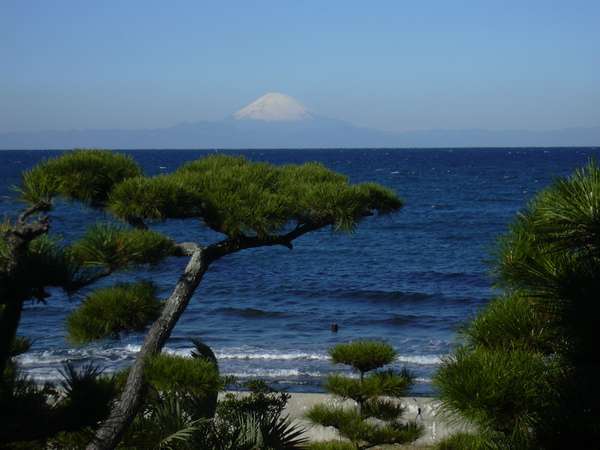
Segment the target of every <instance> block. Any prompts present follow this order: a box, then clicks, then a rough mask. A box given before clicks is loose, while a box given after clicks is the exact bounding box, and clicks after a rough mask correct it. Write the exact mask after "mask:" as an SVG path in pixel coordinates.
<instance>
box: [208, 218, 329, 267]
mask: <svg viewBox="0 0 600 450" xmlns="http://www.w3.org/2000/svg"><path fill="white" fill-rule="evenodd" d="M328 225H332V223H331V222H313V223H303V224H298V225H297V226H296V227H295V228H294V229H293V230H292V231H290V232H288V233H286V234H281V235H271V236H261V237H259V236H241V237H237V238H228V239H225V240H223V241H221V242H217V243H216V244H213V245H210V246H209V247H207V249H206V250H207V255H208V258H209V259H210V260H211V261H215V260H217V259H219V258H221V257H223V256H225V255H229V254H232V253H236V252H239V251H241V250H246V249H250V248H257V247H268V246H275V245H282V246H284V247H286V248H288V249H290V250H292V249H293V248H294V246H293V244H292V242H293V241H294V240H295V239H297V238H299V237H301V236H303V235H304V234H306V233H309V232H311V231H316V230H319V229H321V228H324V227H326V226H328Z"/></svg>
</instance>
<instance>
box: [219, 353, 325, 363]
mask: <svg viewBox="0 0 600 450" xmlns="http://www.w3.org/2000/svg"><path fill="white" fill-rule="evenodd" d="M216 356H217V359H265V360H279V361H289V360H307V361H326V360H328V359H329V357H328V356H327V355H324V354H318V353H305V352H291V353H277V352H275V353H246V352H238V353H225V352H223V353H222V352H217V354H216Z"/></svg>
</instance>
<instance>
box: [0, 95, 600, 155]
mask: <svg viewBox="0 0 600 450" xmlns="http://www.w3.org/2000/svg"><path fill="white" fill-rule="evenodd" d="M562 146H565V147H568V146H582V147H583V146H586V147H588V146H600V126H599V127H591V128H583V127H582V128H566V129H560V130H549V131H528V130H502V131H491V130H479V129H472V130H421V131H408V132H403V133H392V132H386V131H379V130H374V129H369V128H362V127H357V126H355V125H352V124H351V123H348V122H344V121H341V120H335V119H329V118H325V117H320V116H318V115H316V114H314V113H312V112H311V111H309V110H307V109H306V108H305V107H304V106H303V105H302V104H301V103H300V102H298V101H297V100H295V99H293V98H291V97H289V96H287V95H284V94H279V93H269V94H266V95H264V96H262V97H260V98H259V99H257V100H256V101H254V102H252V103H251V104H249V105H248V106H246V107H244V108H242V109H241V110H239V111H237V112H236V113H234V114H233V115H232V116H230V117H228V118H226V119H224V120H220V121H214V122H194V123H182V124H179V125H175V126H173V127H169V128H157V129H138V130H120V129H97V130H65V131H38V132H11V133H0V149H3V150H8V149H69V148H75V147H102V148H118V149H136V148H138V149H139V148H153V149H161V148H165V149H168V148H177V149H185V148H196V149H212V148H220V149H228V148H230V149H233V148H236V149H243V148H248V149H250V148H328V147H351V148H356V147H412V148H414V147H562Z"/></svg>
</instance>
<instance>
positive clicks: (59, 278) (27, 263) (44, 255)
mask: <svg viewBox="0 0 600 450" xmlns="http://www.w3.org/2000/svg"><path fill="white" fill-rule="evenodd" d="M21 267H22V272H21V273H19V275H18V276H19V277H20V278H22V279H23V284H25V285H28V286H30V287H33V288H38V289H43V287H45V286H61V287H62V286H69V285H70V284H71V283H72V282H73V280H74V279H75V277H76V276H77V272H78V270H79V266H78V265H77V263H76V262H74V261H72V260H71V259H70V258H69V255H68V252H67V251H65V248H64V247H63V246H62V245H61V244H60V240H59V239H58V238H56V237H53V236H49V235H47V234H44V235H41V236H39V237H37V238H36V239H34V240H33V241H31V243H30V244H29V247H28V251H27V254H26V256H25V260H24V261H23V262H22V264H21Z"/></svg>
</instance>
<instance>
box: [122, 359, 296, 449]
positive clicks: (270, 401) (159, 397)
mask: <svg viewBox="0 0 600 450" xmlns="http://www.w3.org/2000/svg"><path fill="white" fill-rule="evenodd" d="M193 361H195V362H196V363H198V362H202V363H203V364H207V363H208V362H207V359H206V358H204V357H201V358H199V359H194V360H193ZM213 367H214V365H213ZM163 384H164V383H162V382H161V385H163ZM253 385H254V386H255V387H256V390H255V391H252V392H250V393H247V394H238V395H234V394H227V395H226V396H225V398H224V399H223V400H222V401H221V402H219V405H218V409H217V414H216V416H215V417H214V418H213V417H206V416H198V415H197V414H196V413H195V410H194V409H193V408H192V407H191V406H192V404H191V403H190V402H189V401H188V399H189V383H187V381H186V387H184V388H183V389H179V388H177V387H174V388H173V389H171V388H169V390H168V391H163V392H161V393H159V394H156V393H155V394H154V395H150V396H148V397H147V403H146V405H145V407H144V408H143V411H142V412H141V413H140V414H138V416H137V417H136V419H135V421H134V423H133V425H132V427H131V428H130V430H129V432H128V433H127V436H126V437H125V439H124V441H123V442H122V444H121V445H120V446H119V448H120V449H133V448H144V449H159V448H174V449H180V450H188V449H189V450H191V449H194V450H244V449H247V450H256V449H265V450H267V449H272V450H285V449H289V450H293V449H300V448H304V444H305V443H306V439H305V438H304V437H303V436H302V434H303V432H304V430H302V429H301V428H299V427H298V426H295V425H292V424H291V423H290V421H289V420H288V419H287V418H286V417H282V415H281V414H282V412H283V409H284V407H285V405H286V403H287V400H288V399H289V395H288V394H285V393H277V392H274V391H271V390H270V389H268V388H266V386H265V385H264V384H263V383H254V384H253ZM179 386H181V385H179Z"/></svg>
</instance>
